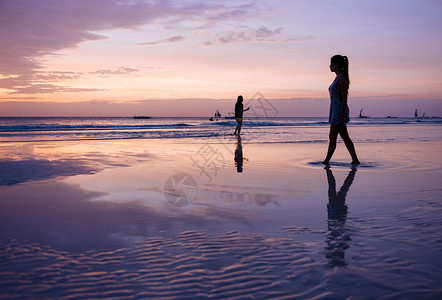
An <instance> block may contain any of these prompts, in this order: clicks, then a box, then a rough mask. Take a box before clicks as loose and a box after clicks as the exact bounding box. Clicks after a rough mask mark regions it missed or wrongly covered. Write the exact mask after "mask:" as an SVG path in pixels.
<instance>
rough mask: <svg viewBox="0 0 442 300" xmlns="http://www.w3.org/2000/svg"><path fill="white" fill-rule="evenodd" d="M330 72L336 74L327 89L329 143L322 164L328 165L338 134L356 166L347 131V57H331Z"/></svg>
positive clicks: (355, 156)
mask: <svg viewBox="0 0 442 300" xmlns="http://www.w3.org/2000/svg"><path fill="white" fill-rule="evenodd" d="M330 71H331V72H334V73H336V78H335V80H334V81H333V83H332V84H331V85H330V87H329V88H328V90H329V92H330V115H329V119H328V122H329V123H330V134H329V138H330V142H329V145H328V151H327V156H326V158H325V160H324V161H323V162H322V163H323V164H324V165H328V164H329V163H330V159H331V158H332V156H333V153H334V152H335V149H336V140H337V138H338V134H339V135H340V136H341V138H342V139H343V140H344V143H345V146H346V147H347V150H348V152H349V153H350V155H351V158H352V162H351V163H352V164H354V165H357V164H359V159H358V156H357V155H356V150H355V147H354V145H353V142H352V141H351V139H350V136H349V135H348V131H347V123H348V122H350V117H349V115H350V113H349V109H348V105H347V98H348V87H349V85H350V77H349V75H348V58H347V56H342V55H335V56H333V57H332V58H331V60H330Z"/></svg>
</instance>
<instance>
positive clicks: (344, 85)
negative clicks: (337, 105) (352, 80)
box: [338, 77, 348, 124]
mask: <svg viewBox="0 0 442 300" xmlns="http://www.w3.org/2000/svg"><path fill="white" fill-rule="evenodd" d="M338 84H339V88H340V90H341V99H342V109H341V116H340V117H339V124H342V123H344V122H345V113H346V110H347V99H348V81H347V79H345V78H344V77H341V79H339V81H338Z"/></svg>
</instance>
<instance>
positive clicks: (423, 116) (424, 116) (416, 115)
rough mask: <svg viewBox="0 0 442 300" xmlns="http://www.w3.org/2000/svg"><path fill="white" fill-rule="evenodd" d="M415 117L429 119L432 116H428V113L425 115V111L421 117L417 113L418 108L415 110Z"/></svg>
mask: <svg viewBox="0 0 442 300" xmlns="http://www.w3.org/2000/svg"><path fill="white" fill-rule="evenodd" d="M414 118H416V119H428V118H430V117H427V116H426V115H425V113H423V114H422V117H419V114H418V113H417V108H416V109H415V110H414Z"/></svg>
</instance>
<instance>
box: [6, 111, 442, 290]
mask: <svg viewBox="0 0 442 300" xmlns="http://www.w3.org/2000/svg"><path fill="white" fill-rule="evenodd" d="M326 121H327V120H326V119H325V118H266V119H248V120H245V122H244V126H243V131H242V138H241V139H239V138H237V137H236V136H234V135H232V133H233V130H234V128H235V121H234V120H226V119H222V120H219V121H217V122H210V121H209V120H207V119H206V118H157V119H156V118H152V119H149V120H133V119H130V118H1V119H0V158H1V159H0V298H8V299H96V298H106V299H441V298H442V288H441V287H440V282H441V281H442V275H441V274H442V262H441V260H440V257H441V255H442V234H441V232H442V222H441V218H440V216H441V215H442V183H441V180H440V178H441V175H442V167H441V166H442V164H441V162H442V127H441V125H442V120H441V119H399V118H397V119H396V118H380V119H375V118H370V119H353V120H352V121H351V123H350V124H349V125H348V126H349V132H350V135H351V137H352V139H353V140H354V142H355V145H356V149H357V151H358V155H359V157H360V160H361V162H362V164H361V165H360V166H357V167H355V166H351V165H350V164H349V163H348V162H349V161H350V157H349V155H348V153H347V152H346V150H345V147H344V145H342V144H340V145H338V149H337V150H336V153H335V155H334V157H333V160H332V164H331V166H330V167H329V168H324V166H323V165H321V164H320V161H321V159H323V156H324V154H325V152H326V148H327V142H328V140H327V135H328V130H329V125H328V124H327V123H326ZM239 166H240V167H239ZM180 174H185V176H187V177H185V178H190V177H191V178H193V181H190V183H188V184H183V185H179V184H178V182H176V180H177V179H178V178H183V177H182V176H181V177H180V176H179V175H180ZM174 180H175V181H174ZM178 180H179V179H178ZM174 182H175V183H176V185H175V186H179V188H177V189H172V190H171V189H170V186H169V185H170V184H171V183H172V184H175V183H174ZM168 196H169V197H168ZM170 196H172V198H173V196H175V199H177V197H184V196H186V197H185V198H184V199H185V200H188V202H187V203H184V204H185V205H183V206H181V205H176V204H175V203H171V202H170ZM180 203H181V202H180Z"/></svg>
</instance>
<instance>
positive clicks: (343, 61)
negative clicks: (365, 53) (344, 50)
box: [331, 54, 350, 84]
mask: <svg viewBox="0 0 442 300" xmlns="http://www.w3.org/2000/svg"><path fill="white" fill-rule="evenodd" d="M331 61H332V62H333V63H334V64H337V65H339V68H341V71H342V73H343V74H344V76H345V77H346V78H347V81H348V84H350V76H349V75H348V58H347V56H342V55H339V54H338V55H335V56H333V57H332V58H331Z"/></svg>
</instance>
